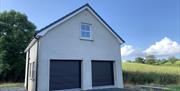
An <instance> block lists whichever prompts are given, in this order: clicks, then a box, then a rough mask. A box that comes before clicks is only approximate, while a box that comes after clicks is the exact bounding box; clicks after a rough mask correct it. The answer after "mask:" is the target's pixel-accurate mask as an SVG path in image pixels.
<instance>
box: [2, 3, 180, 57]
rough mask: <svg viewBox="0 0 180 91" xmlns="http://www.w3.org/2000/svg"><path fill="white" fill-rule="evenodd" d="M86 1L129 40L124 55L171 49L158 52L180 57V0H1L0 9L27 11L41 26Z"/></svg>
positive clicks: (137, 54)
mask: <svg viewBox="0 0 180 91" xmlns="http://www.w3.org/2000/svg"><path fill="white" fill-rule="evenodd" d="M85 3H89V4H90V5H91V6H92V7H93V9H95V11H96V12H97V13H98V14H99V15H100V16H101V17H102V18H103V19H104V20H105V21H106V22H107V23H108V24H109V25H110V26H111V27H112V28H113V29H114V30H115V31H116V32H117V33H118V34H119V35H120V36H121V37H122V38H123V39H124V40H125V41H126V43H125V44H124V45H123V46H122V48H124V49H123V50H124V51H125V52H126V53H125V55H124V56H123V59H133V58H134V57H137V56H143V54H144V53H146V52H150V53H156V52H157V51H161V50H164V51H162V52H163V53H166V52H167V50H171V49H172V50H174V53H173V51H172V52H170V53H169V54H168V53H167V54H163V53H160V54H159V53H156V54H157V56H160V57H162V56H163V57H166V56H177V57H180V54H179V53H180V0H51V1H50V0H0V11H1V12H2V11H4V10H10V9H14V10H16V11H19V12H22V13H25V14H26V15H27V16H28V17H29V20H30V21H32V22H33V23H34V24H35V25H36V26H37V29H41V28H43V27H45V26H46V25H48V24H49V23H51V22H53V21H55V20H57V19H59V18H61V17H62V16H64V15H66V14H68V13H69V12H71V11H73V10H75V9H76V8H78V7H80V6H82V5H84V4H85ZM153 45H154V46H153ZM163 45H165V46H163ZM152 46H153V47H152ZM165 48H168V49H165ZM148 49H149V51H147V50H148ZM156 49H159V50H156ZM128 52H129V54H128ZM168 52H169V51H168Z"/></svg>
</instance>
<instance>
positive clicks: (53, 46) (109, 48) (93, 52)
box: [38, 10, 123, 91]
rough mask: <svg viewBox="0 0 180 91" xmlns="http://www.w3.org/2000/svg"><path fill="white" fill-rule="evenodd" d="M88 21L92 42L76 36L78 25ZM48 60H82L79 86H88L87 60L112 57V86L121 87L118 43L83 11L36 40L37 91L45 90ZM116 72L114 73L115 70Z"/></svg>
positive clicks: (88, 68)
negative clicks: (38, 43)
mask: <svg viewBox="0 0 180 91" xmlns="http://www.w3.org/2000/svg"><path fill="white" fill-rule="evenodd" d="M82 22H83V23H90V24H92V28H91V29H92V38H93V40H92V41H87V40H81V39H80V24H81V23H82ZM50 59H77V60H83V62H82V89H91V88H92V81H91V64H90V63H91V60H114V61H117V62H115V64H116V63H118V64H119V65H118V64H116V66H114V67H115V70H116V71H115V74H116V75H115V81H118V82H115V86H116V87H120V88H122V87H123V85H122V84H123V83H122V73H121V70H122V69H121V65H120V43H119V42H118V40H117V39H116V38H115V37H114V36H113V35H112V34H111V33H110V32H109V31H108V30H107V29H106V28H105V27H104V26H103V25H102V24H101V23H100V22H99V21H97V20H96V18H95V17H94V16H93V15H92V14H91V13H90V12H89V11H87V10H84V11H82V12H81V13H79V14H78V15H76V16H74V17H73V18H71V19H69V20H67V21H66V22H64V23H62V24H60V25H58V26H57V27H55V28H54V29H52V30H50V31H49V32H48V33H47V34H46V35H45V36H43V37H42V38H41V39H40V48H39V71H38V74H39V76H38V91H48V90H49V66H50ZM117 71H118V72H117Z"/></svg>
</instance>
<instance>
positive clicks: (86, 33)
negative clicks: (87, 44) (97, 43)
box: [81, 23, 91, 38]
mask: <svg viewBox="0 0 180 91" xmlns="http://www.w3.org/2000/svg"><path fill="white" fill-rule="evenodd" d="M90 26H91V25H90V24H87V23H82V24H81V37H83V38H91V30H90Z"/></svg>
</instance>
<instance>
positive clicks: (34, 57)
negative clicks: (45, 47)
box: [25, 42, 37, 91]
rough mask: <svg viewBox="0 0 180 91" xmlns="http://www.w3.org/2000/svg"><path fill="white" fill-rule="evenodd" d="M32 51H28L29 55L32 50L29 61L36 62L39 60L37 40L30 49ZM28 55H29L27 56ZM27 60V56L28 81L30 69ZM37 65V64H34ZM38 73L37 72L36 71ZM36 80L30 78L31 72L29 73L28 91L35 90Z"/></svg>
mask: <svg viewBox="0 0 180 91" xmlns="http://www.w3.org/2000/svg"><path fill="white" fill-rule="evenodd" d="M29 50H30V51H27V55H28V53H29V52H30V54H29V55H30V60H29V63H33V62H35V64H36V60H37V42H35V44H34V45H33V46H32V47H31V48H30V49H29ZM26 57H28V56H26ZM27 60H28V58H26V75H25V83H26V82H27V80H26V78H27V72H29V70H27V65H28V63H27ZM34 67H35V66H34ZM29 69H30V68H29ZM35 73H36V72H35ZM35 80H36V79H31V78H30V74H29V73H28V86H27V87H28V91H34V90H35Z"/></svg>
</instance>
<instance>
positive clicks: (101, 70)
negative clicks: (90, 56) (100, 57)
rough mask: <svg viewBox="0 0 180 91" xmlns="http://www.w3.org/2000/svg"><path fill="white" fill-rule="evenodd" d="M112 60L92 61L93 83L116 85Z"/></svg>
mask: <svg viewBox="0 0 180 91" xmlns="http://www.w3.org/2000/svg"><path fill="white" fill-rule="evenodd" d="M113 74H114V73H113V62H112V61H92V85H93V86H105V85H114V75H113Z"/></svg>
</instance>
